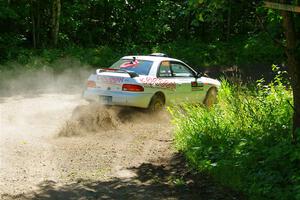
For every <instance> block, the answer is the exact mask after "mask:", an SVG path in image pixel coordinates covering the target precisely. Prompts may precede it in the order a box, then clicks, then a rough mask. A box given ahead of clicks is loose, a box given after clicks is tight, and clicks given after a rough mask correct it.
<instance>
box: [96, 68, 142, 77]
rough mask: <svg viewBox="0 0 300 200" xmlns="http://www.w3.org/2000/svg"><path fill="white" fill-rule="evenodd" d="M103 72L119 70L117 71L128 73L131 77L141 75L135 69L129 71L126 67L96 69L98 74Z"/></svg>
mask: <svg viewBox="0 0 300 200" xmlns="http://www.w3.org/2000/svg"><path fill="white" fill-rule="evenodd" d="M101 72H117V73H127V74H129V76H130V78H134V77H138V76H139V75H138V74H137V73H136V72H134V71H128V70H124V69H111V68H106V69H103V68H100V69H97V70H96V74H100V73H101Z"/></svg>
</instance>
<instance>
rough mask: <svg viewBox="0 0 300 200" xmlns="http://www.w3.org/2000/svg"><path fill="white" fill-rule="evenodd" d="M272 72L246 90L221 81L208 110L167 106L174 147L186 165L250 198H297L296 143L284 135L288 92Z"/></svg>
mask: <svg viewBox="0 0 300 200" xmlns="http://www.w3.org/2000/svg"><path fill="white" fill-rule="evenodd" d="M278 73H279V75H278V76H276V78H275V79H274V80H273V81H272V82H271V83H269V84H265V83H264V81H258V83H257V86H256V87H255V88H252V89H251V88H249V87H241V86H237V85H231V84H229V83H228V82H226V81H225V80H223V81H222V86H221V88H220V89H219V93H218V104H216V105H215V106H214V107H213V108H210V109H207V108H204V107H201V106H195V105H184V106H183V107H180V108H179V107H173V108H170V112H171V113H172V116H173V122H174V123H175V125H176V126H177V129H176V135H175V141H176V146H177V148H178V149H179V150H180V151H182V152H183V153H184V154H185V155H186V157H187V158H188V160H189V161H190V163H191V165H192V166H194V167H195V168H196V169H197V170H200V171H204V172H207V173H209V174H211V175H212V176H213V177H214V178H215V179H216V180H218V181H220V182H221V183H223V184H224V185H227V186H230V187H232V188H234V189H236V190H240V191H243V192H244V193H245V194H247V195H248V196H249V198H250V199H300V167H299V166H300V165H299V164H300V146H299V145H291V139H290V133H291V128H292V113H293V109H292V107H291V106H290V103H292V93H291V90H290V89H289V88H288V87H287V86H286V84H283V79H282V76H281V75H280V72H278ZM289 102H290V103H289Z"/></svg>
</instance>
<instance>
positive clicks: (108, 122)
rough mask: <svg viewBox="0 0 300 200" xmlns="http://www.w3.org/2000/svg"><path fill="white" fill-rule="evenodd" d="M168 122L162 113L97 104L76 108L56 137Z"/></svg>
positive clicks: (167, 117) (165, 114)
mask: <svg viewBox="0 0 300 200" xmlns="http://www.w3.org/2000/svg"><path fill="white" fill-rule="evenodd" d="M164 121H165V122H167V123H168V122H169V115H168V114H167V113H166V112H164V111H161V112H158V113H149V112H147V111H145V110H143V109H138V108H121V107H106V106H103V105H100V104H97V103H93V104H89V105H80V106H77V107H76V108H75V109H74V111H73V113H72V116H71V118H70V119H69V120H67V121H66V122H65V124H64V125H63V127H62V128H61V129H60V131H59V133H58V136H63V137H71V136H84V135H87V134H97V133H98V134H99V133H101V132H105V131H111V130H124V131H126V130H130V129H133V127H134V126H135V127H139V125H143V124H147V123H148V124H149V123H153V124H154V123H156V122H164Z"/></svg>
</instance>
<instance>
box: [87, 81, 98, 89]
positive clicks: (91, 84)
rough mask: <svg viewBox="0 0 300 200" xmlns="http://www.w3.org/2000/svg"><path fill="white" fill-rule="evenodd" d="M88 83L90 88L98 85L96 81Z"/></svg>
mask: <svg viewBox="0 0 300 200" xmlns="http://www.w3.org/2000/svg"><path fill="white" fill-rule="evenodd" d="M86 85H87V87H89V88H95V87H96V82H95V81H88V82H87V84H86Z"/></svg>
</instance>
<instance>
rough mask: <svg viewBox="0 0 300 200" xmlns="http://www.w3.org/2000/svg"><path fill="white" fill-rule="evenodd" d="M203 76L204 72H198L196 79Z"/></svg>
mask: <svg viewBox="0 0 300 200" xmlns="http://www.w3.org/2000/svg"><path fill="white" fill-rule="evenodd" d="M201 76H203V73H202V72H197V74H196V77H195V78H200V77H201Z"/></svg>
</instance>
